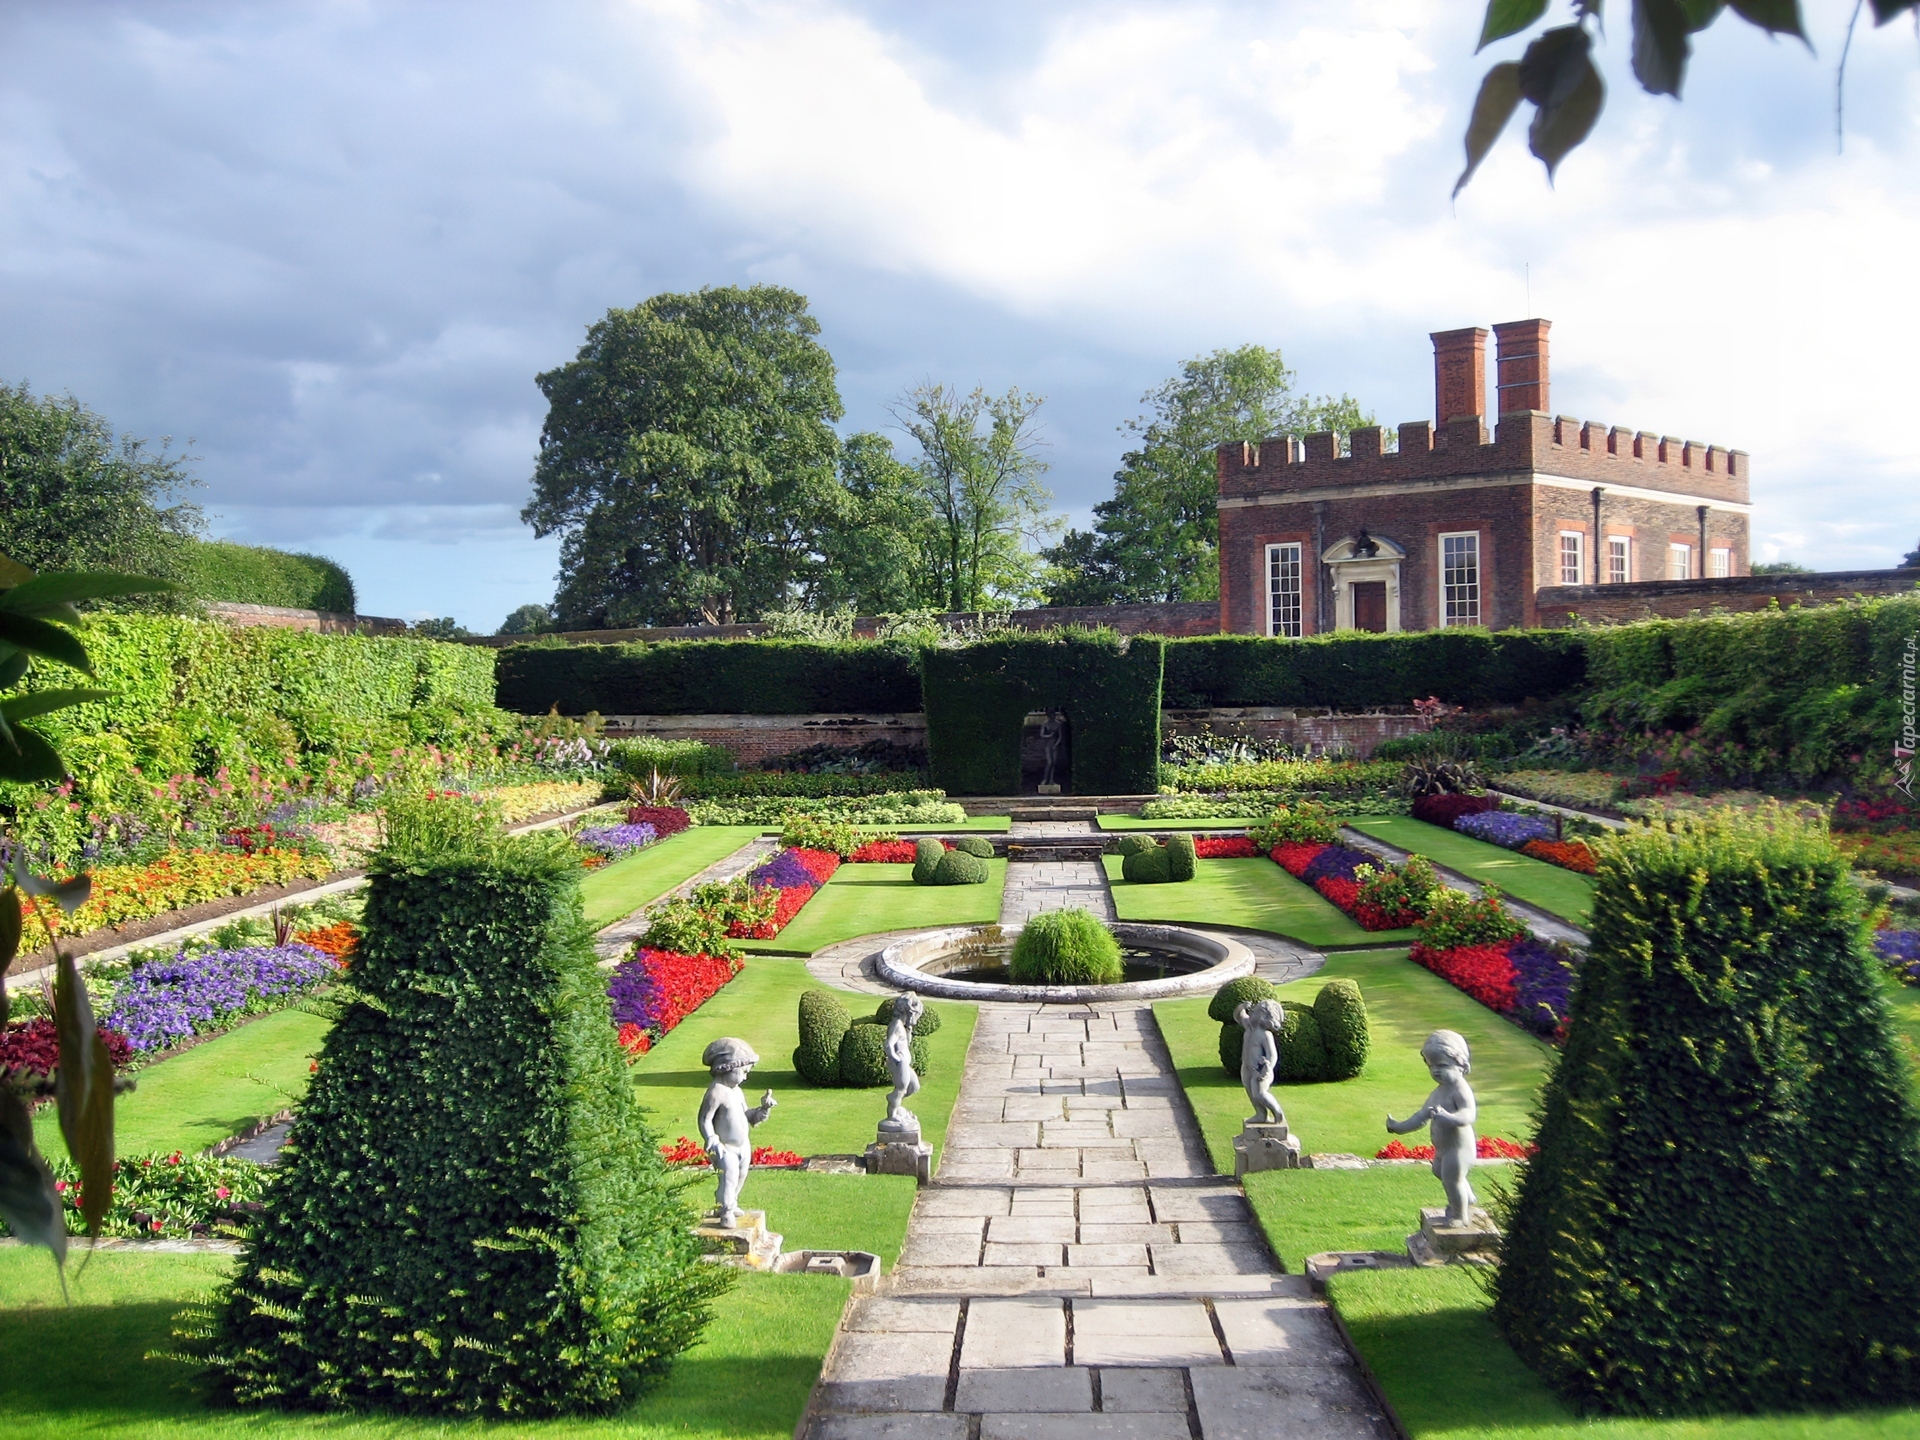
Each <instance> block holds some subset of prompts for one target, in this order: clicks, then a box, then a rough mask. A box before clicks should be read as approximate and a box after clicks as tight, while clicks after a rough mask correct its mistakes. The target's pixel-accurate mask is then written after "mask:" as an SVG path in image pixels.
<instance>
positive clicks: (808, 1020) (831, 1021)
mask: <svg viewBox="0 0 1920 1440" xmlns="http://www.w3.org/2000/svg"><path fill="white" fill-rule="evenodd" d="M852 1024H853V1017H852V1016H851V1015H849V1014H848V1013H847V1007H846V1006H845V1005H843V1004H841V1003H840V999H839V997H838V996H837V995H834V994H832V993H830V992H829V991H826V990H802V991H801V992H800V1044H799V1046H798V1047H797V1048H795V1050H794V1052H793V1068H794V1070H795V1072H796V1073H797V1074H798V1075H799V1076H800V1078H801V1079H802V1080H805V1081H806V1082H807V1083H808V1084H811V1085H838V1084H839V1083H840V1041H841V1040H842V1038H844V1037H845V1035H846V1033H847V1028H848V1027H849V1026H850V1025H852Z"/></svg>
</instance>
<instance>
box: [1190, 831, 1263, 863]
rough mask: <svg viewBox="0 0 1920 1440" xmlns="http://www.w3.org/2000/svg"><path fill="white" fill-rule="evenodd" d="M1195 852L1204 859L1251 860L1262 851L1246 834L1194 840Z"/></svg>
mask: <svg viewBox="0 0 1920 1440" xmlns="http://www.w3.org/2000/svg"><path fill="white" fill-rule="evenodd" d="M1193 853H1194V854H1195V855H1196V856H1198V857H1199V858H1200V859H1202V860H1251V859H1253V858H1254V857H1255V856H1256V855H1258V854H1259V853H1260V852H1259V850H1258V849H1256V848H1255V847H1254V843H1253V841H1252V840H1250V839H1248V838H1247V837H1246V836H1245V835H1231V836H1227V837H1226V838H1224V839H1218V838H1215V839H1201V840H1195V841H1194V842H1193Z"/></svg>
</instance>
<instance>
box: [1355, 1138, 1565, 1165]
mask: <svg viewBox="0 0 1920 1440" xmlns="http://www.w3.org/2000/svg"><path fill="white" fill-rule="evenodd" d="M1539 1149H1540V1147H1539V1146H1538V1145H1522V1144H1521V1143H1520V1142H1519V1141H1517V1140H1502V1139H1501V1138H1500V1137H1499V1136H1498V1135H1476V1136H1475V1137H1474V1141H1473V1154H1474V1158H1475V1159H1477V1160H1530V1159H1532V1158H1533V1156H1534V1155H1535V1154H1536V1153H1538V1151H1539ZM1373 1158H1374V1159H1376V1160H1431V1159H1433V1146H1431V1145H1409V1144H1407V1143H1406V1142H1405V1141H1404V1140H1389V1141H1388V1142H1387V1143H1386V1145H1385V1146H1383V1147H1382V1148H1381V1149H1379V1150H1376V1151H1374V1153H1373Z"/></svg>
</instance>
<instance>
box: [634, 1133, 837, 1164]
mask: <svg viewBox="0 0 1920 1440" xmlns="http://www.w3.org/2000/svg"><path fill="white" fill-rule="evenodd" d="M660 1158H661V1159H662V1160H665V1161H666V1162H667V1164H669V1165H711V1164H712V1163H713V1157H712V1156H711V1155H709V1154H707V1150H706V1147H705V1146H704V1145H702V1144H701V1143H700V1142H699V1141H698V1140H693V1139H689V1138H688V1137H687V1136H685V1135H682V1136H681V1137H680V1138H679V1139H678V1140H675V1141H674V1142H673V1143H672V1144H671V1145H662V1146H661V1147H660ZM753 1163H754V1164H755V1165H758V1166H761V1167H762V1168H766V1169H773V1170H792V1169H795V1168H797V1167H798V1166H800V1165H803V1164H805V1163H806V1162H805V1160H804V1159H803V1158H802V1157H801V1156H799V1155H796V1154H795V1153H794V1152H793V1151H791V1150H776V1149H774V1148H773V1147H772V1146H771V1145H756V1146H754V1147H753Z"/></svg>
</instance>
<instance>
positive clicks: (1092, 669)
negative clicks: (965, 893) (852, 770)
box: [920, 633, 1167, 795]
mask: <svg viewBox="0 0 1920 1440" xmlns="http://www.w3.org/2000/svg"><path fill="white" fill-rule="evenodd" d="M1166 649H1167V645H1166V642H1165V641H1164V640H1161V639H1160V638H1159V637H1158V636H1146V635H1136V636H1131V637H1126V636H1116V635H1108V634H1098V633H1095V634H1073V633H1055V634H1029V635H1007V636H1002V637H1000V638H997V639H993V640H984V641H981V642H979V643H978V644H974V645H967V646H963V647H960V648H957V649H951V650H947V649H928V650H925V651H922V652H921V661H920V663H921V678H922V683H923V686H924V689H925V693H926V713H927V759H928V765H929V768H930V769H931V770H932V772H933V783H934V784H935V785H937V786H939V787H940V788H941V789H943V790H945V791H946V792H947V793H948V794H950V795H1018V794H1019V793H1020V736H1021V732H1022V730H1023V728H1024V726H1025V723H1026V717H1027V714H1028V712H1029V711H1033V710H1046V709H1049V708H1054V707H1057V708H1059V709H1061V710H1063V711H1065V712H1066V715H1067V719H1068V724H1069V749H1070V754H1069V763H1068V773H1067V774H1066V775H1064V776H1062V777H1060V778H1061V779H1062V781H1063V782H1064V783H1066V784H1067V785H1068V786H1069V787H1070V788H1071V789H1072V790H1073V791H1074V792H1075V793H1076V794H1081V795H1137V794H1148V793H1151V792H1152V791H1153V790H1154V788H1155V787H1156V786H1157V784H1158V783H1159V762H1160V676H1161V669H1162V666H1163V664H1164V657H1165V652H1166Z"/></svg>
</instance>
